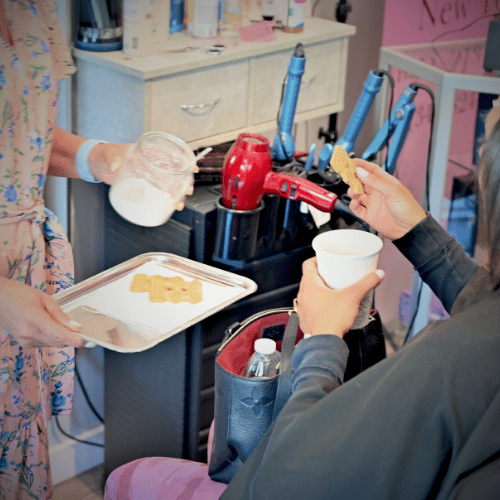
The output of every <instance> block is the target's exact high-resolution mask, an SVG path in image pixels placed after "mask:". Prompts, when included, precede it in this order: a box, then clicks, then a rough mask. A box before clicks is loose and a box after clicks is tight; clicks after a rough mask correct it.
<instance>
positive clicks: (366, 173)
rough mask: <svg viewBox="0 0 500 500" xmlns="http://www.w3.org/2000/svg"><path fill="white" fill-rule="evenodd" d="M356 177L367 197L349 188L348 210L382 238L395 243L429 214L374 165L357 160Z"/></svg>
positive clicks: (405, 189)
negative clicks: (349, 201) (349, 200)
mask: <svg viewBox="0 0 500 500" xmlns="http://www.w3.org/2000/svg"><path fill="white" fill-rule="evenodd" d="M354 161H355V162H356V165H357V167H358V169H357V170H356V177H357V178H358V179H359V180H360V181H361V183H362V184H363V189H364V194H361V195H356V194H355V193H354V192H353V190H352V188H349V190H348V192H347V193H348V195H349V196H350V197H351V199H352V201H351V203H350V205H349V208H350V209H351V210H352V211H353V212H354V214H356V215H357V216H358V217H360V218H361V219H363V220H364V221H365V222H367V223H368V224H370V226H371V227H373V228H374V229H375V230H376V231H377V232H379V233H380V234H381V235H382V236H385V237H386V238H389V239H391V240H396V239H398V238H401V237H402V236H404V235H405V234H406V233H407V232H408V231H409V230H410V229H412V228H413V227H414V226H416V225H417V224H418V223H419V222H420V221H422V220H423V219H425V217H426V215H427V214H426V213H425V211H424V209H423V208H422V207H421V206H420V204H419V203H418V202H417V200H415V198H414V197H413V195H412V194H411V193H410V191H409V190H408V189H407V188H406V187H405V186H404V185H403V184H402V183H401V182H400V181H399V180H398V179H396V178H395V177H394V176H392V175H390V174H389V173H387V172H386V171H385V170H384V169H383V168H381V167H379V166H378V165H375V164H374V163H370V162H367V161H365V160H360V159H358V158H355V159H354Z"/></svg>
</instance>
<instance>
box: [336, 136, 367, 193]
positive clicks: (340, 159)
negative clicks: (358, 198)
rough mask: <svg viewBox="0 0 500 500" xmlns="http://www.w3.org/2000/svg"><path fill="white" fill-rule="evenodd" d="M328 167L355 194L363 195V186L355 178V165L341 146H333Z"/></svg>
mask: <svg viewBox="0 0 500 500" xmlns="http://www.w3.org/2000/svg"><path fill="white" fill-rule="evenodd" d="M330 166H331V167H332V168H333V170H335V172H337V173H338V174H339V175H340V177H342V180H343V181H344V182H345V183H346V184H348V185H349V186H351V187H352V189H353V190H354V193H355V194H363V193H364V191H363V184H361V181H360V180H359V179H358V178H357V177H356V173H355V172H356V164H355V163H354V160H353V159H352V158H349V155H348V154H347V151H346V150H345V149H344V148H343V147H342V146H338V145H337V146H335V147H334V148H333V154H332V157H331V158H330Z"/></svg>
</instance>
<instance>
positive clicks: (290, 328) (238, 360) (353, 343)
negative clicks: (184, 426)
mask: <svg viewBox="0 0 500 500" xmlns="http://www.w3.org/2000/svg"><path fill="white" fill-rule="evenodd" d="M261 337H264V338H272V339H273V340H275V341H276V343H277V346H278V350H280V351H281V362H280V371H279V375H278V376H276V377H273V378H271V379H255V378H245V377H242V376H240V373H241V371H242V370H243V368H244V366H245V365H246V362H247V361H248V359H249V358H250V356H251V355H252V353H253V345H254V342H255V340H256V339H258V338H261ZM302 338H303V333H302V332H301V330H300V328H299V319H298V316H297V314H296V313H295V312H294V311H293V309H290V308H282V309H272V310H268V311H264V312H262V313H258V314H255V315H253V316H251V317H250V318H248V319H247V320H245V321H244V322H243V323H241V324H240V323H236V324H235V325H232V326H231V327H229V328H228V330H227V331H226V335H225V337H224V340H223V342H222V344H221V346H220V348H219V350H218V352H217V358H216V362H215V408H214V433H213V444H212V453H211V456H210V463H209V469H208V474H209V476H210V477H211V478H212V479H213V480H214V481H219V482H222V483H229V481H231V479H232V478H233V476H234V474H235V473H236V472H237V471H238V470H239V469H240V468H241V466H242V465H243V463H244V462H245V460H246V459H247V458H248V457H249V456H250V455H251V453H252V452H253V450H254V449H255V447H256V446H257V444H258V443H259V441H260V440H261V439H262V437H263V436H264V434H265V433H266V432H267V430H268V428H269V427H270V425H271V424H272V422H273V420H274V419H275V418H276V416H277V415H278V413H279V412H280V411H281V409H282V408H283V406H284V405H285V403H286V402H287V400H288V398H289V397H290V394H291V386H292V377H293V373H292V361H291V359H292V354H293V350H294V348H295V344H296V343H297V342H298V341H299V340H301V339H302ZM344 340H345V341H346V343H347V345H348V347H349V358H348V362H347V368H346V373H345V375H344V380H348V378H352V377H353V376H354V375H356V374H357V373H359V372H360V371H362V370H364V369H366V368H368V367H369V366H372V365H373V364H375V363H376V362H377V361H380V360H381V359H383V358H384V357H385V355H386V353H385V342H384V337H383V333H382V325H381V322H380V318H379V315H378V313H377V312H376V311H373V312H372V316H371V320H370V323H368V325H367V326H366V327H365V328H363V329H360V330H351V331H350V332H348V333H347V334H346V335H345V336H344Z"/></svg>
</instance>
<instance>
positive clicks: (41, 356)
mask: <svg viewBox="0 0 500 500" xmlns="http://www.w3.org/2000/svg"><path fill="white" fill-rule="evenodd" d="M0 1H1V2H3V5H4V9H5V13H6V17H7V20H8V23H9V27H10V30H11V33H12V38H13V45H11V44H10V43H9V42H8V41H6V40H4V39H3V37H1V36H0V276H2V277H4V278H8V279H11V280H16V281H19V282H21V283H26V284H28V285H30V286H32V287H35V288H36V289H38V290H42V291H44V292H47V293H49V294H53V293H55V292H57V291H58V290H60V289H63V288H67V287H68V286H70V285H71V284H72V282H73V260H72V254H71V248H70V245H69V243H68V240H67V238H66V236H65V235H64V233H63V229H62V227H61V225H60V224H59V222H58V221H57V219H56V218H55V216H54V214H52V213H51V212H50V211H49V210H47V209H46V208H45V207H44V202H43V188H44V184H45V179H46V175H47V169H48V165H49V156H50V151H51V144H52V136H53V132H54V126H55V122H56V115H57V97H58V80H60V79H62V78H65V77H67V76H68V75H70V74H71V73H73V72H74V71H75V68H74V65H73V62H72V60H71V56H70V54H69V49H68V47H67V46H66V43H65V40H64V36H63V32H62V29H61V26H60V22H59V19H58V17H57V14H56V11H55V2H54V1H49V0H26V1H21V0H19V1H18V0H0ZM0 359H1V365H0V404H1V405H2V408H1V410H0V499H2V500H3V499H5V500H19V499H23V500H24V499H33V498H37V499H46V498H51V497H52V485H51V475H50V466H49V453H48V442H47V425H48V420H49V419H50V417H51V415H54V414H63V413H68V412H69V411H70V408H71V401H72V396H73V370H74V350H73V349H71V348H67V349H60V348H26V347H21V346H19V345H18V344H17V342H16V341H15V340H14V339H13V337H12V336H11V335H9V333H8V332H7V331H3V330H2V329H1V328H0Z"/></svg>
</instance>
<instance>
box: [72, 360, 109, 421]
mask: <svg viewBox="0 0 500 500" xmlns="http://www.w3.org/2000/svg"><path fill="white" fill-rule="evenodd" d="M75 375H76V379H77V380H78V383H79V384H80V388H81V389H82V393H83V397H84V398H85V401H87V404H88V405H89V408H90V409H91V410H92V413H93V414H94V415H95V416H96V418H97V420H99V422H101V424H104V419H103V418H102V417H101V415H100V414H99V412H98V411H97V410H96V408H95V406H94V405H93V404H92V401H91V400H90V397H89V394H88V392H87V389H86V388H85V385H84V384H83V381H82V377H81V376H80V372H79V371H78V367H77V366H76V361H75Z"/></svg>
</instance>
